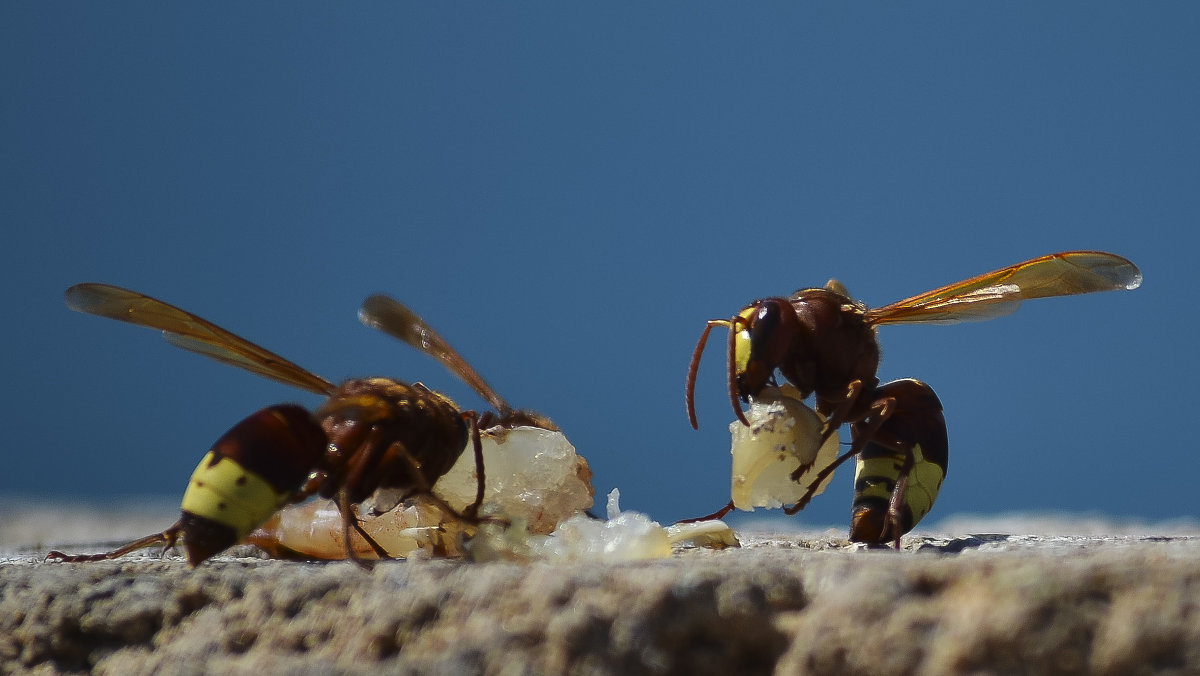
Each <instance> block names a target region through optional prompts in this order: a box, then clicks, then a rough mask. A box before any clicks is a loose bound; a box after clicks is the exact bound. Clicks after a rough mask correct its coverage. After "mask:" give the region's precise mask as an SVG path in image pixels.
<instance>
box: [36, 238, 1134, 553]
mask: <svg viewBox="0 0 1200 676" xmlns="http://www.w3.org/2000/svg"><path fill="white" fill-rule="evenodd" d="M1140 283H1141V273H1140V272H1139V271H1138V269H1137V267H1136V266H1134V265H1133V263H1131V262H1129V261H1128V260H1126V259H1124V258H1121V257H1120V256H1116V255H1114V254H1109V253H1103V252H1091V251H1071V252H1065V253H1059V254H1052V255H1049V256H1043V257H1041V258H1035V259H1033V260H1030V261H1026V262H1024V263H1019V264H1017V265H1013V266H1009V267H1007V268H1003V269H1001V270H997V271H995V272H991V273H987V274H984V275H980V276H978V277H973V278H971V279H968V280H966V281H963V282H959V283H957V284H951V285H949V286H945V287H942V288H940V289H936V290H934V291H930V292H928V293H924V294H921V295H918V296H913V297H912V298H908V299H905V300H902V301H899V302H897V303H893V304H891V305H887V306H885V307H882V308H877V309H868V308H867V307H866V306H864V305H863V304H861V303H859V302H857V301H854V300H852V299H851V298H850V296H849V294H848V293H847V292H846V290H845V288H844V287H842V286H841V285H840V284H838V283H837V282H834V281H831V282H830V283H829V284H827V285H826V286H825V287H824V288H820V289H803V290H801V291H798V292H796V293H795V294H793V295H792V296H791V297H789V298H780V297H776V298H766V299H762V300H758V301H755V302H753V303H751V304H749V305H748V306H746V307H745V308H744V309H742V310H741V311H740V312H739V313H738V314H736V315H734V316H733V317H731V318H730V319H714V320H710V321H709V322H708V325H707V327H706V328H705V329H704V332H703V334H702V335H701V337H700V341H699V343H698V344H697V346H696V349H695V351H694V352H693V354H692V359H691V363H690V365H689V368H688V381H687V397H686V398H687V408H688V417H689V419H690V421H691V423H692V426H693V427H695V426H696V425H697V422H696V414H695V407H694V397H693V395H694V389H695V380H696V372H697V369H698V368H699V361H700V356H701V354H702V352H703V349H704V346H705V344H706V342H707V340H708V336H709V332H710V331H711V330H712V329H713V327H715V326H722V327H727V328H729V330H730V333H729V341H728V343H727V359H728V370H727V378H728V383H727V385H728V390H729V398H730V402H731V404H732V406H733V410H734V414H735V415H736V416H737V418H738V419H739V420H740V421H741V422H742V423H744V424H749V423H748V421H747V419H746V416H745V414H744V413H743V412H742V409H741V405H740V402H743V401H748V400H749V399H750V398H751V397H754V396H755V395H757V394H759V393H761V392H762V391H763V388H765V387H767V386H768V385H774V384H776V377H775V372H776V371H779V373H781V374H782V375H783V377H784V378H785V379H786V380H787V381H789V382H790V383H792V384H793V385H794V386H795V387H796V388H797V389H798V390H799V391H800V394H801V396H802V397H803V398H807V397H808V396H810V395H812V396H814V397H815V400H816V409H817V411H819V412H820V413H822V414H823V415H824V416H826V418H827V420H826V423H825V427H824V429H823V430H822V431H821V433H820V434H821V438H820V442H821V443H824V441H826V440H827V439H828V438H829V437H830V436H831V435H832V434H834V433H836V431H837V430H838V428H840V427H841V426H842V425H843V424H847V423H848V424H849V425H850V431H851V439H852V441H851V445H850V448H849V450H847V451H846V452H845V453H844V454H842V455H841V456H839V457H837V458H836V459H835V460H834V461H833V462H832V463H830V464H828V465H827V466H825V467H823V468H821V469H820V471H819V472H818V473H817V474H816V476H815V479H814V480H812V482H811V483H810V485H809V486H808V487H807V490H806V492H805V493H804V494H803V496H802V497H801V498H800V500H799V501H797V502H796V503H795V504H794V505H792V506H791V507H789V508H787V509H786V510H785V511H787V512H788V513H789V514H794V513H796V512H797V511H799V510H801V509H803V508H804V506H805V505H807V503H808V502H809V501H810V500H811V499H812V497H813V495H814V494H815V492H816V490H817V488H818V487H819V486H820V485H822V484H823V483H824V481H825V480H826V479H827V478H829V476H830V475H831V474H832V473H833V471H834V470H835V469H836V468H837V467H838V466H840V465H841V464H842V463H844V462H845V461H846V460H848V459H849V458H851V457H858V470H857V472H856V477H855V500H854V507H853V512H852V517H851V532H850V535H851V539H852V540H855V541H859V542H868V543H872V544H882V543H886V542H889V541H892V542H894V543H895V545H896V546H897V547H898V546H899V540H900V536H901V535H903V534H904V533H906V532H908V531H909V530H911V529H912V527H913V526H915V525H916V523H917V522H918V521H920V519H921V518H922V517H923V516H924V515H925V514H926V513H928V512H929V509H930V508H931V507H932V505H933V501H934V499H935V498H936V496H937V493H938V490H939V489H940V486H941V481H942V478H943V477H944V476H945V471H946V462H947V453H948V448H947V441H946V423H945V419H944V417H943V415H942V405H941V402H940V401H939V400H938V398H937V395H936V394H934V392H933V389H932V388H930V387H929V386H928V385H926V384H925V383H922V382H920V381H917V380H912V379H904V380H897V381H893V382H890V383H885V384H880V383H879V380H878V378H877V377H876V371H877V369H878V366H879V345H878V342H877V340H876V328H877V327H878V326H879V325H882V324H898V323H953V322H958V321H967V320H982V319H990V318H993V317H998V316H1002V315H1005V314H1008V313H1011V312H1013V311H1014V310H1016V308H1017V306H1018V305H1019V304H1020V302H1021V301H1023V300H1027V299H1031V298H1042V297H1049V296H1067V295H1075V294H1083V293H1091V292H1095V291H1108V290H1116V289H1134V288H1137V286H1138V285H1139V284H1140ZM67 303H68V305H69V306H70V307H71V308H72V309H75V310H78V311H81V312H87V313H91V314H96V315H100V316H104V317H110V318H113V319H118V320H121V321H126V322H131V323H134V324H138V325H142V326H147V327H150V328H156V329H161V330H163V334H164V337H165V338H166V339H167V340H168V342H170V343H172V344H174V345H176V346H178V347H181V348H184V349H187V350H192V351H195V352H198V353H200V354H204V355H206V356H208V357H211V358H213V359H216V360H217V361H221V362H224V363H227V364H232V365H234V366H238V367H241V368H244V369H246V370H248V371H251V372H252V373H257V374H259V375H261V376H265V377H267V378H271V379H274V380H278V381H280V382H283V383H286V384H289V385H293V386H296V387H299V388H301V389H305V390H308V391H311V392H314V393H317V394H321V395H323V396H326V397H327V399H326V401H325V403H324V404H323V405H321V406H320V407H319V408H318V409H317V411H316V412H315V413H313V414H310V413H309V412H308V411H307V410H305V409H303V408H301V407H299V406H293V405H280V406H272V407H269V408H266V409H263V410H262V411H259V412H257V413H254V414H252V415H251V416H250V417H248V418H246V419H245V420H243V421H242V422H240V423H238V424H237V425H235V426H234V427H233V428H232V429H231V430H230V431H229V432H228V433H226V434H225V435H224V436H223V437H221V439H219V440H218V441H217V443H216V444H215V445H214V446H213V448H212V450H211V451H209V453H208V455H206V456H205V458H204V459H203V460H202V461H201V463H200V465H199V467H197V468H196V471H195V473H194V474H193V476H192V479H191V481H190V482H189V486H188V490H187V492H186V493H185V495H184V498H183V505H182V512H183V514H182V517H181V518H180V520H179V522H177V523H176V524H175V525H173V526H171V527H170V528H168V529H167V530H165V531H163V532H161V533H156V534H153V535H149V536H147V537H145V538H142V539H140V540H136V541H134V542H132V543H130V544H128V545H126V546H124V547H121V548H119V549H116V550H113V551H111V552H108V553H105V554H96V555H83V556H68V555H65V554H62V553H61V552H51V554H50V557H51V558H56V559H61V560H67V561H95V560H104V559H111V558H115V557H118V556H121V555H123V554H125V553H128V552H131V551H133V550H135V549H139V548H142V547H147V546H150V545H154V544H160V543H162V544H165V545H167V546H171V545H173V544H174V543H175V542H176V540H178V539H181V538H182V540H183V542H184V546H185V549H186V550H187V556H188V562H189V563H190V564H191V565H192V566H196V565H199V564H200V563H201V562H203V561H205V560H206V559H208V558H210V557H212V556H214V555H215V554H217V553H219V552H221V551H224V550H225V549H227V548H228V547H230V546H232V545H233V544H234V543H236V542H238V541H239V540H241V539H242V538H243V537H245V536H246V534H248V533H249V532H250V531H251V530H252V529H253V528H254V527H255V526H257V525H258V524H259V523H261V522H263V521H264V520H266V519H267V518H268V517H270V516H271V515H272V514H274V513H275V512H276V511H277V510H279V509H280V508H281V507H282V506H284V505H286V504H288V503H291V502H297V501H300V500H303V499H304V498H306V497H308V496H311V495H321V496H323V497H332V498H335V500H336V504H337V506H338V508H339V510H340V512H341V516H342V529H343V540H344V542H345V543H346V548H347V549H346V554H347V557H348V558H355V554H354V552H353V551H352V550H351V549H350V544H349V543H350V537H349V535H350V531H352V530H353V531H355V532H357V533H358V534H359V535H361V536H362V537H363V538H364V540H366V541H367V542H368V544H369V545H370V546H371V547H372V549H373V550H374V551H375V553H376V554H377V555H379V556H380V557H385V556H386V555H387V552H386V551H384V549H383V548H382V547H380V546H379V545H378V543H376V542H374V540H372V539H371V537H370V536H369V535H368V534H367V533H366V532H365V531H364V530H363V529H362V527H361V526H360V524H359V522H358V519H357V516H356V511H355V510H356V506H357V505H359V504H360V503H362V502H363V501H364V500H365V499H366V498H367V497H370V496H372V494H376V493H377V491H378V490H379V489H383V490H384V491H386V492H387V494H389V495H391V496H392V500H393V502H390V503H387V502H384V503H381V502H380V500H379V499H378V498H376V500H375V505H374V506H375V509H376V510H380V511H386V510H387V509H388V508H390V507H393V506H395V505H396V504H398V503H399V501H400V500H402V499H404V498H406V497H409V496H413V495H416V494H429V493H430V490H431V488H432V486H433V484H434V483H435V482H436V481H437V479H438V478H439V477H441V476H442V475H443V474H445V473H446V472H447V471H448V470H449V469H450V467H451V466H452V465H453V464H454V462H455V461H456V460H457V459H458V457H459V456H460V455H461V454H462V453H463V452H464V449H465V447H466V444H467V443H468V441H470V443H472V446H473V449H474V455H475V464H476V472H477V476H478V479H477V481H478V487H477V493H476V498H475V501H474V503H473V504H472V505H470V506H469V507H467V509H466V510H465V513H464V514H462V515H461V516H462V517H463V518H465V519H475V518H477V514H476V513H477V511H478V509H479V506H480V503H481V502H482V499H483V489H484V482H485V478H484V467H483V461H482V451H481V443H480V439H479V428H480V426H482V425H486V424H488V423H492V422H498V423H499V424H501V425H503V426H507V427H513V426H518V425H533V426H539V427H544V428H547V429H555V428H554V426H553V424H552V423H550V421H549V420H547V419H545V418H544V417H541V416H538V415H537V414H533V413H528V412H523V411H517V410H514V409H512V408H511V407H510V406H509V405H508V404H507V403H506V402H505V401H504V400H503V399H502V398H500V396H499V395H497V394H496V393H495V391H494V390H492V388H491V387H490V386H488V385H487V383H486V382H484V380H483V379H482V378H481V377H480V376H479V375H478V373H477V372H476V371H475V370H474V369H472V368H471V367H470V366H469V365H468V364H467V363H466V361H465V360H463V359H462V357H461V356H459V355H458V353H456V352H455V351H454V350H453V349H452V348H450V346H449V345H448V344H447V343H446V342H445V340H443V339H442V338H441V337H440V336H438V335H437V334H436V333H435V332H434V331H433V330H432V329H431V328H429V326H428V325H427V324H425V322H424V321H422V320H421V319H420V318H419V317H417V316H416V315H415V314H413V313H412V312H411V311H409V310H408V309H407V308H405V307H404V306H402V305H400V304H399V303H397V302H396V301H394V300H392V299H390V298H388V297H386V296H372V297H371V298H369V299H367V301H366V303H365V304H364V306H363V308H362V310H361V311H360V318H361V319H362V321H363V322H364V323H366V324H367V325H369V326H372V327H374V328H377V329H380V330H382V331H384V332H386V333H389V334H391V335H393V336H395V337H397V338H399V339H400V340H403V341H405V342H407V343H408V344H410V345H412V346H414V347H416V348H417V349H419V350H422V351H424V352H426V353H428V354H430V355H432V356H433V357H435V358H436V359H438V360H439V361H441V362H442V363H443V364H445V365H446V366H447V367H448V368H449V369H450V370H451V371H452V372H454V373H455V374H457V375H458V376H459V377H460V378H462V379H463V380H464V381H465V382H467V383H468V384H469V385H471V387H472V388H474V389H475V390H476V391H477V392H478V393H479V394H480V395H481V396H482V397H483V398H484V399H485V400H487V401H488V402H489V404H491V405H492V407H493V408H494V409H495V413H494V414H493V413H490V412H489V413H485V414H484V415H483V416H477V415H476V414H475V413H474V412H471V411H462V410H460V409H459V408H458V407H457V406H456V405H455V404H454V403H453V402H451V401H450V400H449V399H447V398H446V397H444V396H443V395H441V394H438V393H436V392H434V391H432V390H430V389H428V388H426V387H425V386H423V385H421V384H419V383H415V384H412V385H409V384H406V383H403V382H400V381H398V380H392V379H387V378H366V379H354V380H348V381H346V382H344V383H342V384H341V385H340V386H335V385H333V384H332V383H330V382H329V381H327V380H325V379H324V378H321V377H319V376H316V375H314V374H312V373H310V372H308V371H306V370H304V369H302V368H300V367H299V366H297V365H295V364H293V363H292V362H289V361H287V360H286V359H283V358H282V357H279V356H278V355H275V354H273V353H271V352H268V351H266V350H264V349H262V348H260V347H258V346H256V345H254V344H253V343H250V342H249V341H246V340H244V339H242V338H239V337H238V336H235V335H234V334H232V333H229V332H228V331H225V330H224V329H221V328H219V327H217V326H215V325H213V324H211V323H210V322H208V321H205V320H203V319H200V318H199V317H197V316H195V315H192V314H190V313H188V312H185V311H183V310H180V309H179V308H176V307H174V306H171V305H168V304H166V303H164V302H162V301H159V300H155V299H153V298H150V297H148V296H145V295H142V294H140V293H137V292H134V291H129V290H126V289H121V288H118V287H114V286H107V285H103V284H81V285H78V286H74V287H71V288H70V289H68V291H67ZM797 478H799V470H798V472H797V474H795V475H793V479H797ZM446 508H447V509H450V508H449V506H446ZM732 508H733V506H732V503H730V504H729V505H727V506H726V507H725V508H724V509H722V510H720V511H719V512H717V513H716V514H714V515H713V516H721V515H724V514H725V513H727V512H728V511H729V510H731V509H732ZM452 511H453V510H451V512H452Z"/></svg>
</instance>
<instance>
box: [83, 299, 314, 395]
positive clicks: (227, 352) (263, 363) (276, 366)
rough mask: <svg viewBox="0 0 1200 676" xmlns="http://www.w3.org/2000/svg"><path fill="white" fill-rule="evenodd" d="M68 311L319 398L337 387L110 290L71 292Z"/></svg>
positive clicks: (151, 302) (193, 320)
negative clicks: (148, 332) (132, 328)
mask: <svg viewBox="0 0 1200 676" xmlns="http://www.w3.org/2000/svg"><path fill="white" fill-rule="evenodd" d="M66 299H67V307H69V308H71V309H72V310H75V311H77V312H86V313H88V314H93V315H97V316H100V317H108V318H109V319H116V320H118V321H122V322H128V323H130V324H136V325H138V326H145V327H147V328H151V329H161V330H162V332H163V338H164V339H166V341H167V342H168V343H171V344H172V345H174V346H176V347H180V348H183V349H185V350H189V351H191V352H197V353H199V354H202V355H204V356H206V357H209V358H210V359H215V360H216V361H219V362H221V363H224V364H229V365H231V366H237V367H239V368H242V369H245V370H247V371H250V372H251V373H255V374H258V375H260V376H263V377H264V378H270V379H271V380H275V381H278V382H281V383H284V384H286V385H291V386H293V387H298V388H300V389H303V390H308V391H309V392H315V393H317V394H325V395H327V394H330V393H331V392H333V391H334V389H335V388H334V385H333V384H332V383H330V382H329V381H328V380H325V379H324V378H322V377H320V376H318V375H315V374H313V373H310V372H308V371H307V370H305V369H303V368H301V367H300V366H297V365H296V364H294V363H292V362H290V361H288V360H287V359H284V358H283V357H280V356H279V355H277V354H275V353H274V352H270V351H268V350H265V349H263V348H261V347H259V346H257V345H255V344H254V343H251V342H250V341H248V340H246V339H244V338H241V337H239V336H237V335H234V334H232V333H230V332H229V331H226V330H225V329H222V328H221V327H219V326H217V325H216V324H213V323H211V322H209V321H206V320H204V319H201V318H200V317H197V316H196V315H193V314H192V313H190V312H187V311H185V310H181V309H179V308H177V307H175V306H174V305H170V304H168V303H164V302H162V301H160V300H157V299H155V298H151V297H150V296H147V295H144V294H141V293H138V292H136V291H130V290H129V289H123V288H121V287H118V286H111V285H108V284H94V283H90V284H76V285H75V286H72V287H71V288H69V289H67V292H66Z"/></svg>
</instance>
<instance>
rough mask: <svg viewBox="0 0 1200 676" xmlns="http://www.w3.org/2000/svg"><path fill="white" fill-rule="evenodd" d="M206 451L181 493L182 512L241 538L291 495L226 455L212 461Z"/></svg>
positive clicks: (211, 457) (211, 455)
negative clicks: (212, 523)
mask: <svg viewBox="0 0 1200 676" xmlns="http://www.w3.org/2000/svg"><path fill="white" fill-rule="evenodd" d="M213 460H214V456H213V453H212V451H209V452H208V454H207V455H205V456H204V459H203V460H201V461H200V464H199V465H198V466H197V467H196V471H195V472H192V478H191V480H190V481H189V482H188V487H187V491H186V492H185V493H184V494H183V504H182V505H181V507H182V508H183V511H185V512H188V513H190V514H195V515H196V516H200V517H204V518H207V519H211V520H213V521H216V522H217V523H219V524H222V525H225V526H229V527H230V528H233V529H234V530H235V531H236V532H237V535H238V539H239V540H240V539H241V538H242V537H244V536H246V535H248V534H249V533H250V531H252V530H254V529H255V528H256V527H258V526H259V525H260V524H261V523H262V522H264V521H266V520H267V519H268V518H269V517H270V516H271V515H272V514H274V513H275V512H276V511H278V510H279V508H280V507H282V506H283V505H284V504H285V503H286V502H287V501H288V498H289V497H291V493H290V492H289V493H278V492H276V491H275V489H274V488H272V487H271V484H269V483H267V482H266V481H265V480H264V479H263V478H262V477H260V476H258V475H257V474H254V473H253V472H250V471H247V470H246V469H245V468H244V467H242V466H241V465H239V464H238V463H236V462H234V461H233V460H231V459H229V458H227V457H221V458H219V459H217V460H216V462H215V464H214V463H213Z"/></svg>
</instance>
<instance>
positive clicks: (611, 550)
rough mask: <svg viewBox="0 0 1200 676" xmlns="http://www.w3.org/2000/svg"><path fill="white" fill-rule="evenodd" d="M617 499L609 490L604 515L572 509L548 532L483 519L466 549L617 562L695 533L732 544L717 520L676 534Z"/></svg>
mask: <svg viewBox="0 0 1200 676" xmlns="http://www.w3.org/2000/svg"><path fill="white" fill-rule="evenodd" d="M619 499H620V492H619V491H618V490H617V489H613V490H612V492H611V493H609V495H608V516H609V518H608V519H607V520H604V519H595V518H592V517H589V516H587V515H586V514H578V515H576V516H573V517H571V518H569V519H567V520H566V521H564V522H562V523H561V524H559V527H558V530H556V531H555V532H554V533H552V534H550V535H530V534H528V533H527V532H525V531H523V530H522V529H520V528H516V527H510V528H505V527H503V526H501V525H499V524H484V525H482V526H481V527H480V528H479V532H478V534H477V535H476V536H475V537H474V538H473V539H472V540H471V541H470V542H469V543H468V545H467V548H468V550H469V552H470V554H471V557H472V558H474V559H475V560H477V561H495V560H510V561H533V560H540V561H549V562H554V563H578V562H592V563H618V562H622V561H640V560H644V559H659V558H666V557H668V556H670V555H671V545H672V544H674V543H676V542H683V541H687V540H695V539H698V538H700V539H705V540H704V541H705V542H710V541H711V542H721V543H728V542H729V541H731V540H732V541H733V542H734V543H736V538H734V537H733V531H732V530H730V528H729V527H728V526H726V525H725V524H724V523H722V522H720V521H707V522H703V523H697V524H686V525H685V526H684V528H683V530H684V531H685V534H681V533H680V531H679V530H678V526H671V527H668V528H663V527H662V526H661V525H659V524H658V522H656V521H652V520H651V519H650V517H648V516H646V515H645V514H642V513H640V512H633V511H626V512H623V511H621V508H620V505H619V504H618V501H619ZM672 529H676V531H674V533H673V532H672ZM723 531H724V532H723ZM714 538H715V539H714ZM722 546H724V544H723V545H722Z"/></svg>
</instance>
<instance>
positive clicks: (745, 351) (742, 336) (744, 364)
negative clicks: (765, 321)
mask: <svg viewBox="0 0 1200 676" xmlns="http://www.w3.org/2000/svg"><path fill="white" fill-rule="evenodd" d="M757 311H758V308H757V307H755V306H753V305H751V306H750V307H748V308H746V309H745V310H742V311H741V312H739V313H738V317H741V318H742V319H744V320H745V321H741V322H739V321H736V320H735V321H733V322H732V323H731V326H730V329H729V330H730V331H737V335H736V336H734V339H733V361H734V363H735V364H736V365H737V373H738V374H742V373H745V372H746V369H747V368H748V367H749V366H750V331H749V330H748V329H746V328H744V327H748V326H750V318H751V317H753V316H754V313H755V312H757Z"/></svg>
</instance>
